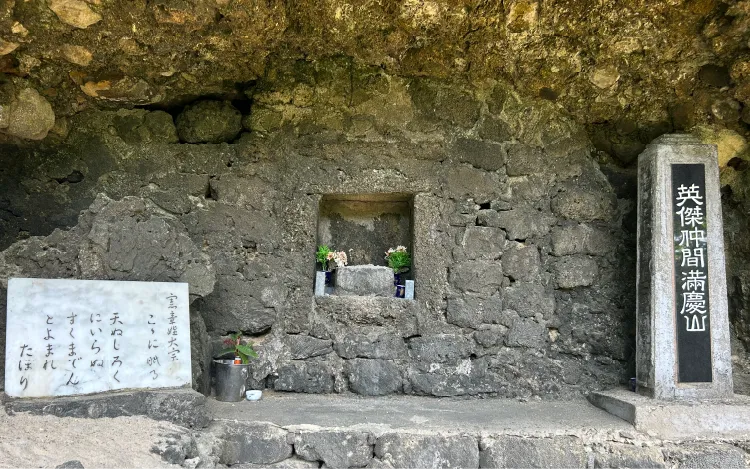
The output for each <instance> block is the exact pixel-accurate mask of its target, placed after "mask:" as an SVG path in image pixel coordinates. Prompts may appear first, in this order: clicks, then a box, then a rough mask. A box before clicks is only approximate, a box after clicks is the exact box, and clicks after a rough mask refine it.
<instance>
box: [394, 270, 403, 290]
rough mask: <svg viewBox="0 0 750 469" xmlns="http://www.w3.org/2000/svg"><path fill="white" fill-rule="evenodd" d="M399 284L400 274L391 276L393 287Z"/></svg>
mask: <svg viewBox="0 0 750 469" xmlns="http://www.w3.org/2000/svg"><path fill="white" fill-rule="evenodd" d="M400 284H401V274H397V273H394V274H393V286H395V287H397V286H399V285H400Z"/></svg>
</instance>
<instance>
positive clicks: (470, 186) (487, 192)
mask: <svg viewBox="0 0 750 469" xmlns="http://www.w3.org/2000/svg"><path fill="white" fill-rule="evenodd" d="M499 186H500V184H499V180H498V178H497V176H496V175H495V174H493V173H488V172H487V171H484V170H481V169H477V168H472V167H470V166H459V167H457V168H455V170H451V171H450V172H449V173H448V174H447V175H446V180H445V189H446V191H447V192H448V194H449V195H450V196H452V197H465V196H468V197H472V198H474V200H475V201H476V202H477V203H483V202H489V201H490V200H492V196H493V195H494V194H496V193H497V190H498V187H499Z"/></svg>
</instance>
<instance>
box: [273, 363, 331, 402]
mask: <svg viewBox="0 0 750 469" xmlns="http://www.w3.org/2000/svg"><path fill="white" fill-rule="evenodd" d="M278 373H279V379H277V380H276V382H275V383H274V389H276V390H277V391H292V392H307V393H313V394H315V393H327V392H333V374H332V373H331V371H330V370H329V369H328V367H327V366H326V365H325V364H324V363H318V362H308V361H293V362H290V363H288V364H286V365H284V366H282V367H280V368H279V371H278Z"/></svg>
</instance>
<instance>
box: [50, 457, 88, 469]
mask: <svg viewBox="0 0 750 469" xmlns="http://www.w3.org/2000/svg"><path fill="white" fill-rule="evenodd" d="M55 469H84V467H83V463H82V462H81V461H79V460H77V459H71V460H70V461H65V462H64V463H62V464H58V465H57V466H55Z"/></svg>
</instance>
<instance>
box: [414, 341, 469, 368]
mask: <svg viewBox="0 0 750 469" xmlns="http://www.w3.org/2000/svg"><path fill="white" fill-rule="evenodd" d="M474 347H475V345H474V341H473V340H471V338H470V337H467V336H463V335H454V334H438V335H434V336H426V337H415V338H414V339H411V340H410V341H409V354H410V355H411V357H412V358H413V359H415V360H419V361H423V362H429V363H455V362H456V361H458V360H460V359H462V358H467V357H469V356H470V355H471V353H472V352H473V351H474Z"/></svg>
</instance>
